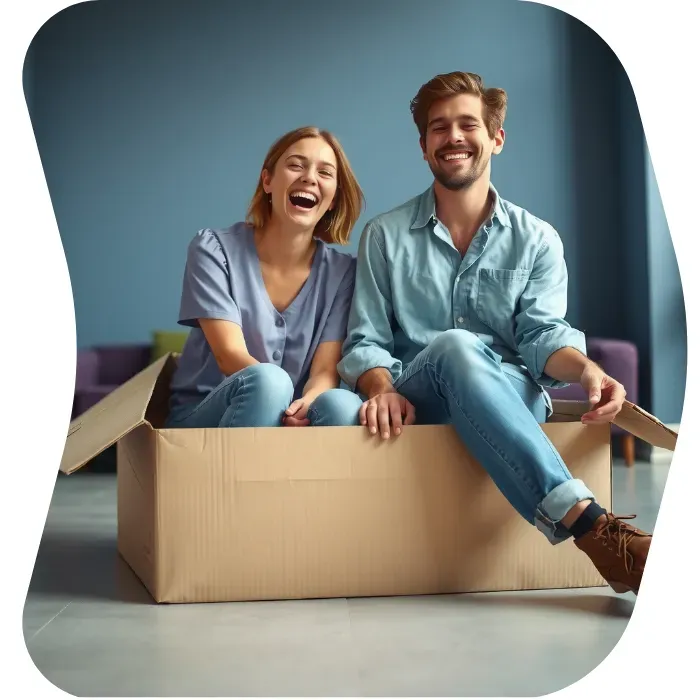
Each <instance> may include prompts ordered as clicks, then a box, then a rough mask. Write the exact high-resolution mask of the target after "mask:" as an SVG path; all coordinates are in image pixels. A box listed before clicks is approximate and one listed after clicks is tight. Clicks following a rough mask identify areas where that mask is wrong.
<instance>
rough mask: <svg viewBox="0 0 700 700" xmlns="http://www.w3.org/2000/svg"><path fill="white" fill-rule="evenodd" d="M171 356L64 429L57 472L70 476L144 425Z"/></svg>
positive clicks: (154, 364) (172, 355)
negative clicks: (160, 378) (157, 383)
mask: <svg viewBox="0 0 700 700" xmlns="http://www.w3.org/2000/svg"><path fill="white" fill-rule="evenodd" d="M174 357H175V355H174V354H173V353H171V354H170V355H164V356H163V357H161V358H159V359H158V360H156V361H155V362H154V363H152V364H151V365H149V366H148V367H146V368H145V369H143V370H141V372H139V373H138V374H137V375H135V376H134V377H132V378H131V379H130V380H129V381H127V382H125V383H124V384H122V385H121V386H119V387H118V388H117V389H115V390H114V391H112V392H111V393H110V394H108V395H107V396H105V397H104V398H103V399H102V400H101V401H99V402H98V403H96V404H95V405H94V406H92V407H91V408H89V409H88V410H87V411H85V413H83V414H81V415H80V416H78V417H76V418H75V419H74V420H73V421H71V424H70V426H69V429H68V435H67V437H66V445H65V448H64V451H63V456H62V458H61V466H60V470H61V471H62V472H63V473H64V474H72V473H73V472H75V471H77V470H78V469H80V468H81V467H83V466H85V464H87V463H88V462H89V461H90V460H91V459H93V458H94V457H96V456H97V455H98V454H100V453H101V452H103V451H104V450H106V449H107V448H108V447H111V446H112V445H114V444H115V443H116V442H118V441H119V440H121V439H122V438H123V437H124V436H125V435H127V434H128V433H130V432H131V431H132V430H134V428H136V427H138V426H139V425H142V424H144V423H147V422H148V421H147V420H146V412H147V410H148V405H149V402H150V400H151V396H152V395H153V390H154V388H155V385H156V382H157V381H158V378H159V377H160V375H161V373H162V372H163V369H164V368H165V366H166V365H167V364H168V363H169V362H172V361H174Z"/></svg>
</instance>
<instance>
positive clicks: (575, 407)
mask: <svg viewBox="0 0 700 700" xmlns="http://www.w3.org/2000/svg"><path fill="white" fill-rule="evenodd" d="M552 408H553V411H554V420H555V421H556V420H557V417H566V416H572V417H581V416H582V415H583V414H584V413H587V412H588V410H589V405H588V403H586V402H585V401H565V400H556V401H552ZM559 419H561V418H559ZM613 423H614V424H615V425H617V426H618V427H619V428H622V429H623V430H626V431H627V432H628V433H631V434H632V435H634V436H635V437H638V438H639V439H640V440H644V442H648V443H649V444H650V445H653V446H654V447H661V448H662V449H664V450H671V451H672V452H673V451H674V450H675V449H676V440H677V439H678V434H677V433H675V432H674V431H673V430H671V429H670V428H668V427H667V426H665V425H664V424H663V423H662V422H661V421H660V420H659V419H658V418H656V417H655V416H652V415H651V413H647V412H646V411H645V410H644V409H643V408H640V407H639V406H637V405H636V404H633V403H631V402H629V401H625V402H624V403H623V404H622V410H621V411H620V412H619V413H618V414H617V416H616V417H615V420H614V421H613Z"/></svg>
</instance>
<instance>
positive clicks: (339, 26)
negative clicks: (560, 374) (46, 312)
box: [31, 0, 677, 410]
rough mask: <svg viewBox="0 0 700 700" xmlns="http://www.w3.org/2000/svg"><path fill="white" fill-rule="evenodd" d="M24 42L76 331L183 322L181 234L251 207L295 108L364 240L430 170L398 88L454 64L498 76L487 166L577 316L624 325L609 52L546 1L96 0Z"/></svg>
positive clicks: (592, 323)
mask: <svg viewBox="0 0 700 700" xmlns="http://www.w3.org/2000/svg"><path fill="white" fill-rule="evenodd" d="M399 7H400V10H399ZM429 21H431V22H434V23H435V25H434V26H431V27H429V26H428V25H427V23H428V22H429ZM32 52H33V61H32V73H33V91H32V96H33V97H32V105H31V106H32V115H33V122H34V128H35V133H36V135H37V142H38V145H39V149H40V153H41V157H42V161H43V164H44V169H45V173H46V178H47V182H48V186H49V190H50V193H51V196H52V200H53V204H54V208H55V212H56V217H57V221H58V224H59V228H60V232H61V236H62V239H63V244H64V249H65V252H66V257H67V262H68V267H69V271H70V275H71V282H72V285H73V295H74V300H75V310H76V324H77V331H78V339H77V340H78V345H79V346H85V345H91V344H95V343H109V342H132V341H146V340H148V339H149V337H150V333H151V331H152V330H153V329H154V328H168V327H174V326H175V320H176V315H177V310H178V302H179V293H180V284H181V277H182V267H183V264H184V256H185V249H186V245H187V243H188V241H189V239H190V238H191V237H192V235H193V233H194V232H195V231H196V230H197V229H198V228H201V227H204V226H223V225H227V224H229V223H231V222H233V221H235V220H238V219H240V218H242V217H243V216H244V214H245V210H246V206H247V203H248V199H249V197H250V196H251V194H252V191H253V189H254V186H255V182H256V178H257V175H258V172H259V168H260V165H261V162H262V158H263V156H264V154H265V152H266V150H267V148H268V147H269V145H270V143H271V142H272V141H273V140H274V139H275V138H276V137H277V136H279V135H280V134H281V133H282V132H284V131H287V130H289V129H291V128H294V127H296V126H300V125H302V124H306V123H315V124H317V125H319V126H322V127H325V128H328V129H330V130H332V131H334V132H335V133H336V134H337V135H338V136H339V138H340V139H341V141H342V143H343V144H344V146H345V148H346V150H347V152H348V155H349V157H350V160H351V162H352V164H353V166H354V168H355V170H356V173H357V175H358V177H359V179H360V182H361V184H362V186H363V188H364V190H365V193H366V195H367V209H366V211H365V212H364V215H363V217H362V218H361V220H360V222H359V223H358V226H357V228H356V230H355V233H354V235H353V243H352V246H351V247H352V249H353V250H355V249H356V245H357V240H358V237H359V233H360V230H361V227H362V225H363V223H364V222H365V221H366V220H367V218H368V217H370V216H372V215H374V214H376V213H378V212H380V211H382V210H385V209H388V208H390V207H393V206H395V205H396V204H398V203H400V202H402V201H404V200H406V199H408V198H409V197H411V196H413V195H414V194H416V193H418V192H419V191H421V190H423V189H424V188H425V187H427V186H428V185H429V184H430V181H431V178H430V172H429V170H428V169H427V166H426V165H425V163H424V162H423V160H422V159H421V154H420V151H419V147H418V135H417V132H416V130H415V127H414V125H413V122H412V120H411V116H410V112H409V109H408V106H409V101H410V99H411V98H412V97H413V95H414V94H415V92H416V91H417V89H418V88H419V87H420V85H421V83H423V82H424V81H425V80H427V79H429V78H430V77H432V76H433V75H435V74H436V73H439V72H446V71H450V70H455V69H466V70H472V71H476V72H478V73H481V74H482V75H483V76H484V78H485V80H486V81H487V83H489V84H492V85H498V86H501V87H503V88H505V89H506V90H507V91H508V94H509V100H510V107H509V113H508V118H507V121H506V131H507V140H506V148H505V150H504V152H503V154H502V155H500V156H499V157H498V158H497V159H496V160H495V162H494V176H493V178H494V183H495V185H496V186H497V187H498V189H499V190H500V191H501V192H502V193H503V195H504V196H505V197H506V198H508V199H510V200H512V201H514V202H516V203H518V204H520V205H522V206H525V207H526V208H527V209H529V210H530V211H532V212H533V213H535V214H536V215H538V216H540V217H542V218H544V219H546V220H548V221H549V222H551V223H552V224H553V225H554V226H555V227H557V229H558V230H559V231H560V233H561V235H562V238H563V240H564V244H565V247H566V251H567V258H568V261H569V268H570V277H571V287H570V313H569V318H570V320H571V321H572V322H573V323H575V324H576V325H579V326H580V327H582V328H583V329H584V330H586V332H587V333H588V334H590V335H617V336H619V335H621V334H624V333H627V332H628V329H627V328H626V327H625V326H626V320H625V319H626V315H627V311H626V308H625V303H624V299H623V294H624V285H622V284H621V282H620V280H619V279H618V278H617V277H616V276H615V275H614V274H610V272H611V271H613V270H615V269H621V268H622V266H623V265H624V261H625V257H626V255H627V252H626V244H625V241H624V236H623V235H621V232H622V230H623V228H624V217H625V212H624V211H623V210H622V209H621V207H620V206H619V198H620V187H621V182H622V175H623V168H622V166H621V164H620V153H619V149H620V146H619V137H620V124H621V116H620V110H621V106H620V103H619V93H620V86H619V84H618V83H619V81H620V80H621V79H620V78H619V75H618V74H619V73H620V68H619V64H618V63H617V61H616V59H615V57H614V55H613V54H612V52H611V51H610V50H609V49H608V48H607V46H606V45H605V44H604V43H603V42H602V41H601V40H600V39H599V38H598V37H597V36H596V35H595V34H593V33H592V32H591V31H589V30H588V29H587V28H586V27H585V26H584V25H581V24H580V23H578V22H577V21H574V20H572V19H571V18H569V17H568V16H567V15H565V14H563V13H561V12H559V11H557V10H554V9H552V8H547V7H543V6H540V5H535V4H531V3H525V2H517V1H516V0H489V1H488V2H483V1H474V0H472V1H469V0H435V2H433V3H432V5H431V7H430V10H429V12H428V9H427V6H426V4H425V3H424V2H423V1H421V0H404V1H403V2H401V3H400V4H397V3H396V2H389V1H388V0H385V1H383V2H382V1H381V0H357V1H356V2H353V3H345V2H339V1H331V0H326V1H325V2H321V1H320V0H309V1H308V2H305V3H303V6H298V5H295V4H293V3H287V2H280V1H278V0H269V1H268V2H265V3H248V2H234V1H232V0H197V1H196V2H195V1H189V2H186V1H184V0H168V1H158V2H154V1H153V0H150V1H149V0H138V1H136V0H98V1H97V2H89V3H83V4H80V5H75V6H73V7H71V8H68V9H66V10H65V11H63V12H62V13H60V14H59V15H57V16H55V17H54V18H52V19H51V20H50V21H49V22H47V24H46V25H45V26H44V27H43V28H42V29H41V31H40V32H39V33H38V35H37V37H36V38H35V41H34V43H33V45H32ZM637 121H638V117H637ZM592 203H593V204H592ZM638 206H640V207H642V208H643V207H644V204H643V202H642V201H640V202H639V205H638ZM645 216H646V214H645ZM662 235H663V234H662ZM601 251H605V253H604V255H601ZM611 299H619V301H620V303H610V302H611ZM660 303H662V302H660ZM674 401H676V399H673V398H672V399H671V404H669V406H670V405H674V406H675V405H676V404H677V401H676V403H675V404H674V403H673V402H674ZM669 410H671V409H669ZM673 410H675V409H673Z"/></svg>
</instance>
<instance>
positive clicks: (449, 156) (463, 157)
mask: <svg viewBox="0 0 700 700" xmlns="http://www.w3.org/2000/svg"><path fill="white" fill-rule="evenodd" d="M470 157H471V153H448V154H447V155H445V156H443V158H444V159H445V160H457V159H461V160H466V159H467V158H470Z"/></svg>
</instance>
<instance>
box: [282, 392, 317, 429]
mask: <svg viewBox="0 0 700 700" xmlns="http://www.w3.org/2000/svg"><path fill="white" fill-rule="evenodd" d="M308 410H309V404H308V403H307V402H306V401H305V400H304V399H297V400H296V401H294V402H292V403H291V404H290V406H289V408H288V409H287V410H286V411H285V412H284V418H282V425H284V426H285V427H287V428H303V427H304V426H307V425H309V424H310V421H309V419H308V418H307V417H306V414H307V412H308Z"/></svg>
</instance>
